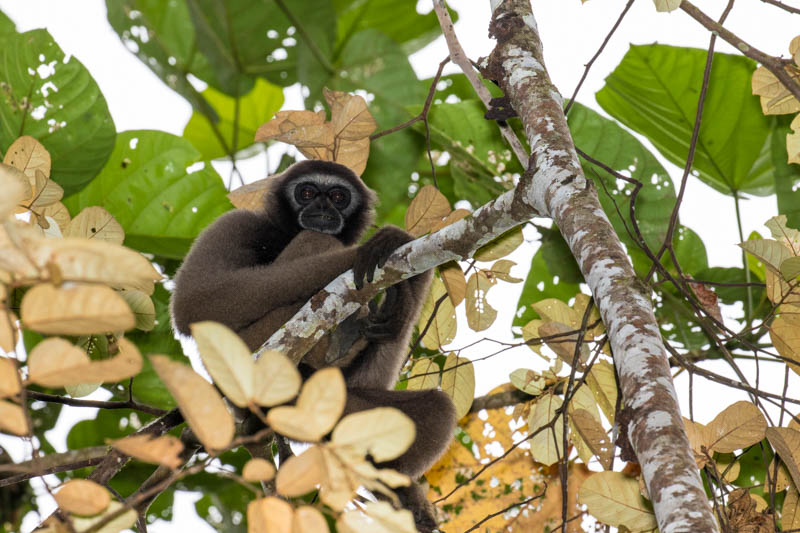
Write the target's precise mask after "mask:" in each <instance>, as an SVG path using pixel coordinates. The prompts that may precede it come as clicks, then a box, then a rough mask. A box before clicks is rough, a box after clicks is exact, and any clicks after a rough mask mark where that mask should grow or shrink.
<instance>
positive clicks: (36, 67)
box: [0, 30, 116, 194]
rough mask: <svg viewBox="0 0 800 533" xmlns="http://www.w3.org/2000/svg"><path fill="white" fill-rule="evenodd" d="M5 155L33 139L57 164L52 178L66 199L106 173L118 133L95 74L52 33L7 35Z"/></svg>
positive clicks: (0, 69)
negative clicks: (22, 141)
mask: <svg viewBox="0 0 800 533" xmlns="http://www.w3.org/2000/svg"><path fill="white" fill-rule="evenodd" d="M0 80H2V84H1V85H0V91H2V98H0V151H5V150H7V149H8V147H9V146H10V145H11V143H12V142H14V140H15V139H16V138H17V137H20V136H22V135H30V136H32V137H35V138H36V139H37V140H38V141H39V142H41V143H42V144H43V145H44V146H45V148H47V150H48V151H49V152H50V156H51V158H52V165H53V166H52V178H53V179H54V180H55V181H56V182H58V184H59V185H61V186H62V187H63V188H64V191H65V193H66V194H69V193H73V192H75V191H78V190H80V189H81V188H82V187H83V186H85V185H86V184H87V183H88V182H89V181H91V179H92V178H93V177H95V175H97V173H98V172H99V171H100V169H101V168H103V165H104V164H105V162H106V160H107V159H108V156H109V154H110V153H111V150H112V149H113V147H114V137H115V135H116V130H115V128H114V121H113V120H112V119H111V114H110V113H109V112H108V106H107V105H106V100H105V98H103V95H102V94H101V93H100V88H99V87H98V86H97V83H95V81H94V79H93V78H92V77H91V75H90V74H89V71H88V70H86V68H85V67H84V66H83V65H82V64H81V62H80V61H78V60H77V59H75V58H74V57H70V58H68V59H67V58H66V57H65V55H64V52H63V51H62V50H61V48H59V47H58V45H57V44H56V43H55V41H54V40H53V38H52V37H51V36H50V34H49V33H48V32H47V31H46V30H33V31H29V32H26V33H22V34H7V35H5V36H4V37H3V46H2V47H1V49H0Z"/></svg>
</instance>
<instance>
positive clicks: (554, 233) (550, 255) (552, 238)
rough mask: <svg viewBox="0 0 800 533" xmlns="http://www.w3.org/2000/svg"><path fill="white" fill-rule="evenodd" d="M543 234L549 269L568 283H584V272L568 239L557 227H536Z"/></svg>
mask: <svg viewBox="0 0 800 533" xmlns="http://www.w3.org/2000/svg"><path fill="white" fill-rule="evenodd" d="M536 229H537V230H538V231H539V233H541V234H542V244H541V247H540V248H539V250H541V252H542V257H544V262H545V263H546V264H547V270H548V271H549V272H550V273H551V274H553V276H558V278H559V279H560V280H563V281H566V282H567V283H575V284H577V283H583V274H582V273H581V269H580V268H579V267H578V263H576V262H575V257H574V256H573V255H572V251H571V250H570V249H569V246H567V241H565V240H564V237H562V236H561V232H560V231H558V229H557V228H555V227H554V228H553V229H550V228H541V227H537V228H536Z"/></svg>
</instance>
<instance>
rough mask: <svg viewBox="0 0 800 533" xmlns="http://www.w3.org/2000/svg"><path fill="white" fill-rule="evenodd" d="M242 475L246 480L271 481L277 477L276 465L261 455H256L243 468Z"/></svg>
mask: <svg viewBox="0 0 800 533" xmlns="http://www.w3.org/2000/svg"><path fill="white" fill-rule="evenodd" d="M242 477H243V478H244V479H245V480H246V481H270V480H271V479H272V478H273V477H275V465H273V464H272V463H270V462H269V461H267V460H266V459H262V458H261V457H254V458H253V459H250V460H249V461H247V463H246V464H245V465H244V468H242Z"/></svg>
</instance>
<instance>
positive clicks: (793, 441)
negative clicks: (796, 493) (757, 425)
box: [766, 428, 800, 487]
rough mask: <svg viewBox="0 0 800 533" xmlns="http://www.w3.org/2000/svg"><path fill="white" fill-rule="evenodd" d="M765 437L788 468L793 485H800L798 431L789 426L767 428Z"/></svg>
mask: <svg viewBox="0 0 800 533" xmlns="http://www.w3.org/2000/svg"><path fill="white" fill-rule="evenodd" d="M766 436H767V439H768V440H769V443H770V444H772V447H773V448H775V451H776V452H778V455H779V456H780V458H781V461H783V464H785V465H786V469H787V470H789V475H791V476H792V481H793V482H794V486H795V487H800V431H797V430H795V429H791V428H767V431H766Z"/></svg>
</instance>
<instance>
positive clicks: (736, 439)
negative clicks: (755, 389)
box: [706, 401, 767, 453]
mask: <svg viewBox="0 0 800 533" xmlns="http://www.w3.org/2000/svg"><path fill="white" fill-rule="evenodd" d="M706 428H707V431H708V438H709V439H710V440H709V442H708V444H709V448H710V449H713V450H714V451H715V452H721V453H730V452H733V451H735V450H740V449H742V448H747V447H748V446H751V445H753V444H755V443H757V442H758V441H760V440H761V439H763V438H764V431H765V430H766V429H767V421H766V419H764V415H762V414H761V411H760V410H759V409H758V407H756V406H755V405H753V404H752V403H750V402H744V401H742V402H736V403H734V404H732V405H730V406H728V407H726V408H725V410H723V411H722V412H721V413H720V414H718V415H717V416H716V417H715V418H714V420H712V421H711V422H710V423H709V424H708V425H707V426H706Z"/></svg>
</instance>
